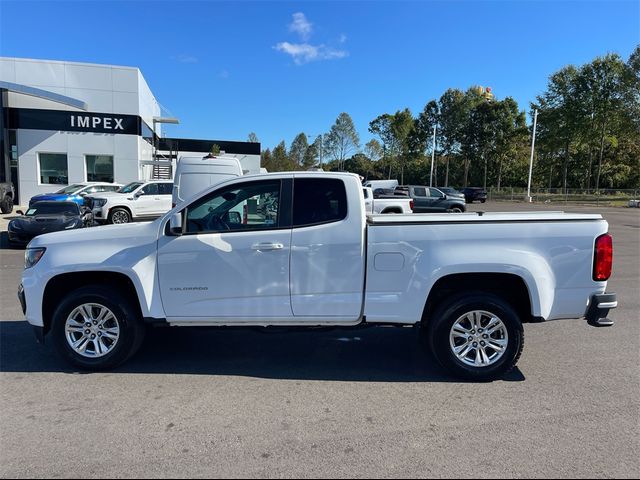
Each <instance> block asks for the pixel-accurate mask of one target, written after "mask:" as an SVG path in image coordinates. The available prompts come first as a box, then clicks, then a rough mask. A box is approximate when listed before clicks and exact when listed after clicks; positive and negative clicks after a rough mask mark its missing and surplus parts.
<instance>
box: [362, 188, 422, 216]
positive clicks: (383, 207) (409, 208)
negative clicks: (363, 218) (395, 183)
mask: <svg viewBox="0 0 640 480" xmlns="http://www.w3.org/2000/svg"><path fill="white" fill-rule="evenodd" d="M362 193H363V195H364V208H365V211H366V212H367V215H371V214H374V213H413V200H412V199H411V198H409V197H406V196H400V195H398V196H389V197H383V198H374V195H373V189H372V188H371V187H362Z"/></svg>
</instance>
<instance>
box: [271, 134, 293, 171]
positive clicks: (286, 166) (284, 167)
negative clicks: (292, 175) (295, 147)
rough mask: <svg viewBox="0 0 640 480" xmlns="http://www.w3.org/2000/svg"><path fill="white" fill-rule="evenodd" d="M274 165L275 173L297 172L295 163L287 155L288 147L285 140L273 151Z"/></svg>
mask: <svg viewBox="0 0 640 480" xmlns="http://www.w3.org/2000/svg"><path fill="white" fill-rule="evenodd" d="M272 164H273V170H270V171H274V172H286V171H291V170H295V168H294V165H293V162H292V161H291V159H290V158H289V156H288V155H287V146H286V145H285V143H284V140H283V141H282V142H280V143H279V144H278V146H277V147H276V148H274V149H273V153H272Z"/></svg>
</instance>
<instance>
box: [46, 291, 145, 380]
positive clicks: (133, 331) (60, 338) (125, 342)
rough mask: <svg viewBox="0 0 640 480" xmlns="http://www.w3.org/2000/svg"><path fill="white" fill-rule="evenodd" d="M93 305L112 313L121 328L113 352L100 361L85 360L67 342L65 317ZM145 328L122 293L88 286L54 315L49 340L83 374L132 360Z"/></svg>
mask: <svg viewBox="0 0 640 480" xmlns="http://www.w3.org/2000/svg"><path fill="white" fill-rule="evenodd" d="M87 303H92V304H98V305H101V306H104V307H106V308H108V309H109V310H111V312H112V313H113V315H114V316H115V317H116V319H117V322H118V326H119V328H120V332H119V338H118V340H117V342H115V346H114V347H113V350H111V351H110V352H109V353H107V354H106V355H104V356H102V357H97V358H87V357H84V356H82V355H80V354H79V353H77V352H75V351H74V350H73V348H72V347H71V345H69V342H68V341H67V337H66V333H65V324H66V321H67V317H68V316H69V315H70V314H71V313H72V312H73V310H74V309H75V308H76V307H79V306H80V305H83V304H87ZM145 331H146V329H145V326H144V324H143V323H142V319H141V318H139V314H138V313H137V311H136V309H135V308H134V306H133V305H132V304H131V301H130V300H129V298H128V297H127V295H126V294H125V293H123V292H122V291H120V290H118V289H117V288H114V287H111V286H107V285H89V286H86V287H82V288H79V289H77V290H74V291H72V292H71V293H69V294H67V295H66V296H65V297H64V298H63V299H62V301H61V302H60V304H59V305H58V307H57V308H56V310H55V312H54V314H53V322H52V325H51V336H52V340H53V344H54V346H55V348H56V350H57V352H58V354H59V355H60V356H61V357H62V358H63V359H64V360H66V361H67V362H69V363H71V364H72V365H74V366H75V367H78V368H80V369H83V370H92V371H102V370H111V369H113V368H115V367H117V366H118V365H120V364H122V363H124V362H125V361H127V360H128V359H129V358H131V357H132V356H133V355H134V354H135V353H136V352H137V351H138V349H139V348H140V346H141V345H142V341H143V340H144V334H145Z"/></svg>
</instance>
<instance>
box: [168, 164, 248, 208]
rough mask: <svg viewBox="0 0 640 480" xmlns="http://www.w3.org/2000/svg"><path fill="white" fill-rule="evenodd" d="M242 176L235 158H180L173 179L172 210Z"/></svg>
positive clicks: (240, 166) (240, 167)
mask: <svg viewBox="0 0 640 480" xmlns="http://www.w3.org/2000/svg"><path fill="white" fill-rule="evenodd" d="M242 174H243V171H242V165H240V161H239V160H238V159H237V158H235V157H225V156H217V157H212V156H206V157H181V158H180V161H179V162H178V166H177V167H176V174H175V177H174V179H173V194H172V208H173V207H175V206H176V205H177V204H178V203H180V202H182V201H184V200H188V199H189V198H191V197H193V196H194V195H196V194H198V193H200V192H201V191H202V190H205V189H207V188H209V187H211V186H212V185H215V184H216V183H220V182H222V181H224V180H229V179H231V178H235V177H239V176H241V175H242Z"/></svg>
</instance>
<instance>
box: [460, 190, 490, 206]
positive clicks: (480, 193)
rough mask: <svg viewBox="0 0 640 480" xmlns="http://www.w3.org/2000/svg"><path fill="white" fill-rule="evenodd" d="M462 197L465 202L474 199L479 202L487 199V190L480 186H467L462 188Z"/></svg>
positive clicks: (471, 201) (470, 201)
mask: <svg viewBox="0 0 640 480" xmlns="http://www.w3.org/2000/svg"><path fill="white" fill-rule="evenodd" d="M462 193H464V199H465V200H466V201H467V203H473V202H475V201H476V200H477V201H479V202H480V203H484V202H486V201H487V191H486V190H484V189H483V188H480V187H467V188H463V189H462Z"/></svg>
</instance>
